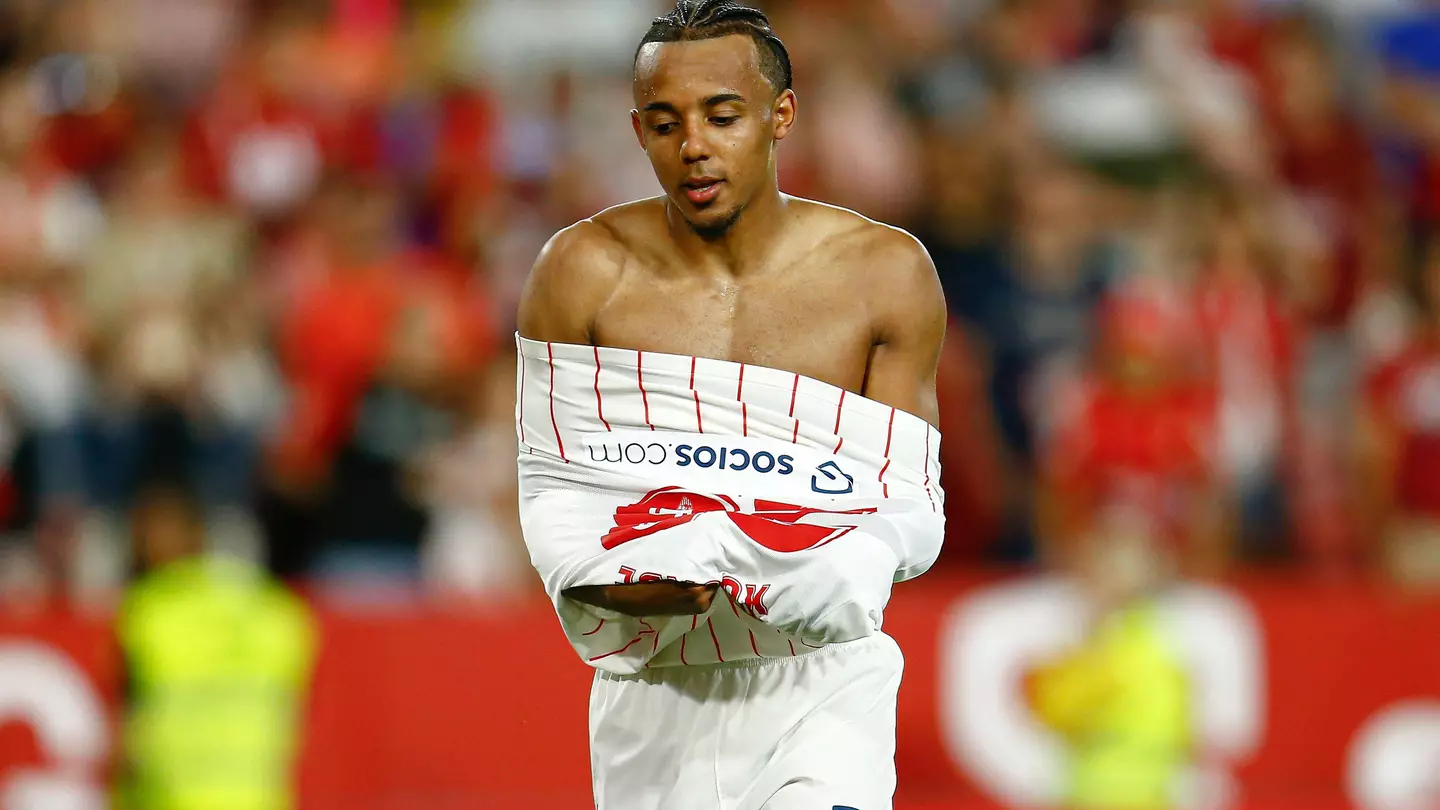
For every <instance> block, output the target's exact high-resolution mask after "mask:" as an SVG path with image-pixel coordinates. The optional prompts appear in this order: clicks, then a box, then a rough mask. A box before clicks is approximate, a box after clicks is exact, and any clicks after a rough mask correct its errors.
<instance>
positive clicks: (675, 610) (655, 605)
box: [564, 582, 718, 618]
mask: <svg viewBox="0 0 1440 810" xmlns="http://www.w3.org/2000/svg"><path fill="white" fill-rule="evenodd" d="M717 588H718V586H716V585H695V584H691V583H680V582H641V583H635V584H631V585H582V586H579V587H575V588H567V589H566V590H565V591H564V595H565V596H566V597H567V598H570V599H574V600H575V601H577V602H584V603H585V604H587V605H591V606H593V607H598V608H603V609H605V610H613V611H615V612H616V613H623V614H625V615H626V616H635V617H638V618H643V617H646V616H698V615H700V614H702V613H705V612H706V611H708V610H709V609H710V604H711V603H712V602H713V601H714V599H715V591H716V590H717Z"/></svg>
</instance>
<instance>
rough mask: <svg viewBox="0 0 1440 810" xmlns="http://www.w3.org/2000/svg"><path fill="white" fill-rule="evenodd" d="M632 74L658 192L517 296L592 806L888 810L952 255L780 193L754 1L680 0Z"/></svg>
mask: <svg viewBox="0 0 1440 810" xmlns="http://www.w3.org/2000/svg"><path fill="white" fill-rule="evenodd" d="M634 87H635V107H636V108H635V110H633V111H632V113H631V117H632V119H633V123H634V128H635V134H636V137H637V138H638V139H639V142H640V145H641V146H642V147H643V148H644V149H645V152H646V154H647V155H648V156H649V158H650V162H651V164H652V166H653V167H654V170H655V174H656V177H657V179H658V180H659V181H660V184H661V186H662V187H663V188H664V190H665V195H664V196H661V197H657V198H654V199H649V200H641V201H638V202H634V203H630V204H626V205H622V206H618V207H616V208H613V209H610V210H607V211H604V212H602V213H600V214H598V215H597V216H595V217H593V218H591V219H588V220H585V221H583V222H580V223H578V224H576V225H573V226H571V227H569V228H567V229H565V230H564V231H562V232H560V233H559V234H557V235H556V236H555V237H554V239H552V240H551V242H550V243H549V244H548V245H547V246H546V247H545V249H544V251H543V252H542V253H541V255H540V258H539V259H538V261H537V263H536V265H535V268H534V270H533V272H532V274H531V277H530V280H529V283H528V285H527V287H526V290H525V294H524V297H523V299H522V302H521V305H520V313H519V330H520V338H519V340H518V342H519V345H520V354H521V362H520V370H519V374H518V380H517V382H518V387H519V397H518V399H519V402H518V405H517V409H516V410H517V421H518V433H519V439H520V485H521V512H522V524H523V527H524V530H525V539H526V544H527V546H528V547H529V549H530V553H531V558H532V561H533V562H534V564H535V566H536V568H537V570H538V571H539V572H540V574H541V576H542V578H543V579H544V581H545V585H546V589H547V592H548V593H549V594H550V596H551V597H552V599H553V600H554V603H555V607H556V610H557V612H558V613H559V615H560V619H561V624H562V626H563V627H564V629H565V632H566V635H567V637H568V638H569V640H570V642H571V643H572V645H573V646H574V647H575V649H576V650H577V652H579V653H580V655H581V656H582V658H584V659H585V660H586V661H587V662H588V663H590V664H591V665H592V666H594V667H595V668H596V669H597V670H598V671H597V676H596V681H595V686H594V689H593V691H592V698H591V712H590V736H591V750H592V768H593V776H594V783H595V796H596V804H597V806H598V807H599V808H600V809H601V810H616V809H618V808H623V810H648V809H649V808H655V810H660V808H664V810H686V808H696V809H697V810H699V809H701V808H703V809H704V810H715V809H718V808H725V809H726V810H731V809H732V808H734V809H735V810H761V809H762V808H765V810H788V809H789V808H795V809H796V810H799V809H800V808H806V809H807V810H808V809H809V808H822V810H831V808H846V807H853V808H859V810H879V809H880V808H888V807H890V804H891V796H892V794H893V792H894V788H895V770H894V748H895V699H896V692H897V689H898V686H899V680H900V674H901V669H902V663H903V662H902V659H901V656H900V654H899V650H898V649H897V648H896V646H895V644H894V642H893V641H892V640H891V639H890V638H889V637H888V636H885V635H884V634H883V633H882V632H880V624H881V618H882V615H883V610H884V607H885V603H886V602H887V600H888V598H889V593H890V586H891V584H892V583H893V582H898V581H902V580H905V579H909V578H912V577H915V576H918V575H919V574H921V573H923V572H924V571H925V570H926V569H928V567H929V566H930V564H931V563H932V562H933V561H934V559H935V557H936V556H937V555H938V553H939V549H940V543H941V539H942V537H943V529H944V518H943V509H942V506H943V493H942V492H941V491H940V488H939V486H938V480H939V465H938V462H937V461H936V459H937V458H938V449H939V438H940V437H939V434H938V432H936V431H935V430H934V429H933V428H932V425H933V424H934V423H935V422H936V420H937V417H936V401H935V374H936V366H937V363H938V358H939V354H940V348H941V343H942V340H943V338H944V328H945V321H946V317H945V316H946V311H945V303H944V300H943V295H942V293H941V290H940V285H939V281H938V279H937V278H936V275H935V270H934V266H933V265H932V263H931V261H930V259H929V257H928V256H927V255H926V253H925V251H924V249H923V248H922V247H921V246H920V245H919V244H918V243H917V242H916V241H915V240H914V239H913V238H912V237H910V236H909V235H908V234H906V233H904V232H902V231H900V230H897V229H894V228H890V227H887V226H884V225H881V224H878V223H876V222H873V221H870V220H867V219H865V218H864V217H861V216H859V215H857V214H855V213H852V212H850V211H845V210H841V209H838V208H834V207H831V206H826V205H821V204H819V203H814V202H810V201H806V200H800V199H796V198H793V197H789V196H787V195H785V194H782V193H781V192H780V189H779V186H778V181H777V174H776V147H777V145H778V143H779V142H780V141H782V140H784V139H785V137H786V136H788V135H789V134H790V132H791V130H792V129H793V127H794V126H795V122H796V113H797V101H796V97H795V93H794V92H793V90H792V89H791V74H790V60H789V56H788V54H787V52H786V50H785V46H784V45H783V44H782V43H781V42H780V40H779V38H778V37H776V35H775V33H774V32H773V31H772V30H771V29H770V26H769V23H768V21H767V19H766V18H765V16H764V15H763V14H762V13H760V12H759V11H756V10H754V9H750V8H746V7H743V6H740V5H738V4H736V3H733V2H728V0H681V2H680V3H679V4H678V5H677V6H676V7H675V9H674V10H673V11H672V12H670V13H669V14H667V15H666V16H664V17H662V18H659V19H657V20H655V22H654V24H653V26H652V27H651V29H650V31H649V33H647V34H646V36H645V38H644V41H643V42H642V44H641V46H640V48H639V50H638V52H637V54H636V59H635V79H634Z"/></svg>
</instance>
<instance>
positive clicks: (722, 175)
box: [519, 36, 946, 616]
mask: <svg viewBox="0 0 1440 810" xmlns="http://www.w3.org/2000/svg"><path fill="white" fill-rule="evenodd" d="M635 98H636V110H634V111H632V119H633V122H634V127H635V132H636V136H637V138H638V139H639V141H640V144H641V146H642V147H644V149H645V151H646V153H647V155H648V157H649V158H650V162H651V165H652V166H653V167H654V169H655V175H656V178H657V179H658V180H659V181H660V184H661V186H662V187H663V188H664V189H665V192H666V193H665V196H662V197H657V198H654V199H648V200H640V201H637V202H633V203H628V204H625V205H621V206H617V207H615V208H611V209H609V210H606V211H603V212H601V213H600V214H598V215H596V216H594V217H592V218H590V219H587V220H583V221H581V222H579V223H576V224H575V225H572V226H570V227H568V228H566V229H564V230H562V231H561V232H559V233H558V234H556V235H555V236H554V237H553V238H552V239H551V240H550V242H549V243H548V244H547V245H546V246H545V248H544V250H542V251H541V253H540V257H539V258H538V259H537V261H536V263H535V267H534V269H533V270H532V271H531V274H530V278H529V280H528V281H527V283H526V286H525V290H524V293H523V295H522V297H521V303H520V312H519V331H520V333H521V334H522V335H524V336H525V337H527V338H531V339H534V340H542V341H552V342H557V343H572V344H582V345H585V344H588V345H596V346H610V347H615V348H623V349H639V350H643V351H650V352H664V353H669V354H680V355H693V356H697V357H706V358H712V359H716V360H728V361H732V362H737V363H746V364H750V365H760V366H766V367H769V368H774V369H780V370H782V371H789V372H795V373H798V374H802V375H805V376H808V377H812V378H814V379H817V380H821V381H824V382H827V383H830V384H831V385H835V386H837V387H840V388H844V389H846V390H848V391H851V392H854V393H858V394H861V395H863V396H866V397H868V398H870V399H873V400H876V401H878V402H882V403H884V404H886V405H891V406H893V407H895V408H898V409H900V410H904V411H908V412H910V413H912V414H915V415H917V416H919V417H921V418H923V419H925V420H927V421H928V422H930V423H931V424H936V422H937V421H938V414H937V406H936V401H935V373H936V367H937V365H938V363H939V357H940V349H941V343H942V342H943V340H944V335H945V322H946V310H945V301H944V296H943V294H942V292H941V289H940V283H939V280H938V278H937V277H936V274H935V267H934V264H933V263H932V262H931V261H930V257H929V255H928V254H927V253H926V252H925V249H924V248H923V247H921V246H920V244H919V243H918V242H917V241H916V240H915V239H914V238H913V237H911V236H910V235H909V234H907V233H905V232H904V231H901V230H899V229H896V228H891V227H889V226H886V225H882V224H880V223H877V222H874V221H872V220H869V219H866V218H864V217H862V216H860V215H858V214H856V213H854V212H851V211H847V210H844V209H840V208H836V207H833V206H828V205H823V204H820V203H816V202H811V201H808V200H802V199H799V198H795V197H791V196H788V195H785V194H782V193H780V191H779V185H778V182H777V175H776V169H775V145H776V143H777V142H778V141H780V140H782V139H784V137H785V136H786V135H788V134H789V132H790V130H791V128H792V127H793V125H794V121H795V113H796V99H795V95H794V93H792V92H791V91H789V90H786V91H784V92H781V93H779V94H778V95H777V94H776V92H775V90H774V88H772V87H770V85H769V84H768V83H767V82H766V80H765V78H764V75H763V74H762V73H761V71H760V69H759V60H758V54H757V51H756V49H755V46H754V45H753V44H752V42H751V40H750V39H748V38H746V37H742V36H728V37H720V38H716V39H710V40H701V41H695V42H677V43H665V44H652V45H648V46H646V47H645V48H644V49H642V51H641V55H640V59H639V61H638V63H637V70H636V81H635ZM715 590H716V589H715V587H714V586H708V587H707V586H703V585H696V584H693V583H678V584H677V583H668V582H656V583H644V584H630V585H611V586H600V587H588V588H574V589H571V590H569V591H566V596H568V597H570V598H572V599H576V600H577V601H581V602H584V603H586V604H590V605H595V606H597V607H601V608H606V609H610V610H615V611H618V612H620V613H624V614H628V615H632V616H659V615H689V614H698V613H704V612H705V611H706V610H708V609H709V607H710V602H711V600H712V599H713V598H714V595H715Z"/></svg>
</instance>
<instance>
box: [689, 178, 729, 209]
mask: <svg viewBox="0 0 1440 810" xmlns="http://www.w3.org/2000/svg"><path fill="white" fill-rule="evenodd" d="M724 182H725V181H724V180H717V179H715V178H713V177H701V178H698V179H695V180H687V181H685V183H684V188H685V198H686V199H688V200H689V201H690V204H691V205H705V204H706V203H709V202H710V201H712V200H714V199H715V198H716V197H717V196H719V195H720V186H721V185H722V184H723V183H724Z"/></svg>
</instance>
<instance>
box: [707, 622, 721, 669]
mask: <svg viewBox="0 0 1440 810" xmlns="http://www.w3.org/2000/svg"><path fill="white" fill-rule="evenodd" d="M705 626H706V627H709V628H710V640H711V641H713V642H715V657H716V658H718V659H720V663H722V664H723V663H725V656H724V655H723V654H722V653H721V652H720V637H719V636H717V635H715V622H713V621H711V620H710V619H706V620H705Z"/></svg>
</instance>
